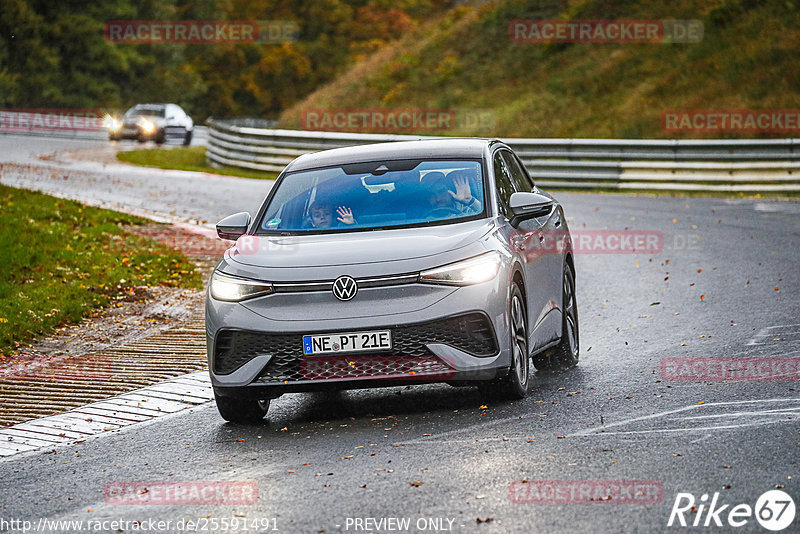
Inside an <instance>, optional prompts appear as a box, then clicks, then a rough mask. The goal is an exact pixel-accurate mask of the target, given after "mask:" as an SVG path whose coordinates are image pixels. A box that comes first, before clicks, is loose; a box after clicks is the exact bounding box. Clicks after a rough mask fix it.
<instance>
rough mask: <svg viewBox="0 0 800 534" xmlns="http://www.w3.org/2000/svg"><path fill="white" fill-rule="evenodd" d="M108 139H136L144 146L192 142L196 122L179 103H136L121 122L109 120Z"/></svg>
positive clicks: (112, 118)
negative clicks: (170, 141) (169, 138)
mask: <svg viewBox="0 0 800 534" xmlns="http://www.w3.org/2000/svg"><path fill="white" fill-rule="evenodd" d="M107 126H108V138H109V139H110V140H111V141H117V140H119V139H136V140H138V141H139V142H140V143H144V142H145V141H150V140H152V141H155V142H156V143H159V144H161V143H163V142H164V141H166V140H167V138H168V137H171V138H179V139H182V141H183V144H184V145H189V144H191V142H192V134H193V133H194V122H193V121H192V118H191V117H190V116H189V115H187V114H186V112H185V111H183V109H182V108H181V107H180V106H179V105H177V104H136V105H135V106H133V107H132V108H130V109H129V110H128V111H126V112H125V115H123V116H122V118H121V119H118V118H115V117H108V124H107Z"/></svg>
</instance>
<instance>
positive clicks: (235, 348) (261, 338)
mask: <svg viewBox="0 0 800 534" xmlns="http://www.w3.org/2000/svg"><path fill="white" fill-rule="evenodd" d="M378 329H379V328H370V330H378ZM390 329H391V331H392V346H393V348H392V349H391V350H389V351H380V352H376V353H367V354H369V359H370V364H369V365H366V366H364V367H361V369H364V370H363V371H358V370H353V366H352V365H351V368H350V369H347V370H346V371H347V372H346V373H344V375H343V376H341V377H342V378H344V377H347V378H353V377H358V376H364V377H367V376H369V377H373V376H377V375H376V373H377V374H380V375H382V374H383V371H384V370H385V369H397V370H400V372H403V373H405V372H410V371H413V370H414V369H417V368H420V369H426V370H428V371H434V370H435V372H442V371H443V370H444V369H443V368H440V367H439V366H436V365H433V367H432V363H431V362H435V361H438V358H436V356H435V355H433V354H432V353H431V351H430V350H428V348H427V346H426V345H427V344H430V343H443V344H446V345H450V346H452V347H454V348H457V349H459V350H462V351H464V352H467V353H469V354H472V355H473V356H492V355H494V354H496V353H497V342H496V340H495V336H494V331H493V329H492V325H491V323H490V322H489V319H488V318H487V317H486V316H485V315H483V314H482V313H470V314H465V315H460V316H456V317H451V318H449V319H442V320H439V321H431V322H428V323H420V324H415V325H408V326H398V327H390ZM308 333H309V334H310V333H317V332H308ZM260 355H271V356H272V359H271V360H270V362H269V364H268V365H267V366H266V368H265V369H264V370H263V371H262V373H261V375H260V376H259V379H258V380H259V382H265V383H269V382H292V381H297V380H307V379H309V368H308V366H303V365H302V362H303V360H304V358H305V355H304V354H303V334H265V333H260V332H243V331H238V330H222V331H221V332H220V333H219V334H218V336H217V340H216V343H215V351H214V372H215V373H216V374H220V375H224V374H229V373H232V372H233V371H235V370H236V369H238V368H239V367H241V366H242V365H244V364H245V363H246V362H248V361H250V360H251V359H253V358H254V357H256V356H260ZM326 356H327V355H326ZM326 356H323V357H326ZM373 356H374V357H373ZM379 357H380V358H385V357H389V358H390V359H391V362H390V361H389V360H381V359H380V358H379ZM392 357H394V359H392ZM315 358H317V357H315ZM331 358H332V359H333V355H331ZM335 358H341V356H339V355H337V356H336V357H335ZM364 358H365V356H364V353H356V355H353V356H352V358H348V359H359V360H362V361H363V360H364ZM376 362H378V363H380V362H386V364H387V366H384V365H383V364H376ZM420 365H421V366H422V367H419V366H420ZM442 365H444V364H442ZM415 366H417V367H415ZM434 368H435V369H434ZM340 370H341V369H340ZM326 372H328V371H326ZM338 374H339V371H337V372H335V373H334V375H338ZM334 375H325V376H326V377H328V378H336V377H337V376H334Z"/></svg>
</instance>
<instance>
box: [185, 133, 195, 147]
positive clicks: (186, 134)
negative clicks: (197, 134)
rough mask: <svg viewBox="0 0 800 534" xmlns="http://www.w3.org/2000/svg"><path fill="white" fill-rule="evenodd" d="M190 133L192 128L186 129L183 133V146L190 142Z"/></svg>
mask: <svg viewBox="0 0 800 534" xmlns="http://www.w3.org/2000/svg"><path fill="white" fill-rule="evenodd" d="M192 133H193V132H192V130H186V133H185V134H184V135H183V146H189V145H191V144H192Z"/></svg>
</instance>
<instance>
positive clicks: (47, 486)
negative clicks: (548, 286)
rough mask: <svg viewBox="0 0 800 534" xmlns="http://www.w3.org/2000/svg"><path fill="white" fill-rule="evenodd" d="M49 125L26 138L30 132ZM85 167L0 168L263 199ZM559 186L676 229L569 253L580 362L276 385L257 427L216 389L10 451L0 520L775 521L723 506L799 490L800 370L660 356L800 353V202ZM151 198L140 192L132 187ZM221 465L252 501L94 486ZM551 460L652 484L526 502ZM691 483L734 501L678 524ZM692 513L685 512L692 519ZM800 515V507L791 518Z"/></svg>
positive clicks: (6, 145)
mask: <svg viewBox="0 0 800 534" xmlns="http://www.w3.org/2000/svg"><path fill="white" fill-rule="evenodd" d="M11 139H17V138H10V137H2V136H0V160H6V161H7V160H8V159H11V158H18V159H23V155H20V154H21V153H22V150H21V149H19V148H17V147H16V146H12V145H13V142H11V141H10V140H11ZM39 141H40V140H37V141H36V142H34V141H32V140H24V142H23V141H20V142H21V143H22V144H21V145H18V146H29V147H32V148H30V150H31V151H32V152H34V153H35V152H36V150H39V148H38V146H39V145H36V143H38V142H39ZM29 143H30V144H29ZM50 143H51V144H50V145H49V147H50V148H52V146H53V143H62V141H58V142H50ZM63 143H68V142H66V141H64V142H63ZM58 146H61V145H58ZM10 147H11V148H10ZM9 154H12V156H11V157H10V156H9ZM14 154H15V155H14ZM48 164H50V165H58V164H57V163H53V162H49V163H48ZM73 165H74V164H73ZM64 169H66V170H69V169H68V166H65V167H64ZM78 172H80V173H85V174H86V175H87V176H86V177H85V179H81V180H73V179H72V177H70V178H69V179H68V180H62V181H58V182H57V185H55V184H54V183H53V182H54V181H50V182H49V181H48V179H49V176H47V177H39V178H37V177H36V172H35V171H34V172H33V173H32V175H31V176H27V177H23V176H14V175H11V176H8V175H6V173H5V171H4V174H3V175H2V176H0V183H3V184H7V185H23V186H26V187H35V188H41V189H44V190H46V191H54V192H56V193H58V194H62V195H66V196H72V197H74V198H81V199H84V200H87V199H95V201H98V200H102V201H105V200H106V199H107V198H109V199H113V202H116V203H118V204H119V205H121V206H122V207H129V208H133V209H146V210H147V211H151V212H155V213H159V214H161V215H165V216H172V217H175V216H178V217H183V218H186V219H200V220H209V221H214V220H215V219H216V218H220V217H222V216H224V215H226V214H228V213H230V212H234V211H242V210H253V209H254V207H255V205H257V200H256V199H255V198H254V196H258V197H259V200H260V198H261V197H263V196H264V194H265V193H266V188H267V187H268V186H269V184H263V183H255V184H254V183H253V182H254V181H252V180H241V181H240V180H238V179H234V178H219V177H210V176H201V177H190V176H188V175H185V173H169V174H168V173H166V172H156V171H151V170H135V171H133V170H129V169H128V168H127V167H116V166H113V167H112V166H107V167H106V168H105V169H96V168H95V169H93V168H92V167H91V165H90V164H81V166H80V168H79V169H76V173H78ZM107 178H108V179H111V180H112V181H113V183H114V184H115V187H112V188H109V187H107V184H106V182H105V181H104V180H106V179H107ZM49 184H53V185H49ZM153 193H155V196H151V197H150V198H153V199H154V200H152V201H150V200H149V198H148V196H149V195H151V194H153ZM557 196H558V198H559V199H560V200H561V201H562V202H563V203H564V205H565V210H566V213H567V216H568V217H570V218H571V219H570V222H569V224H570V227H571V229H572V231H573V232H576V231H583V230H599V229H607V230H616V231H621V230H625V229H633V230H640V231H656V232H661V235H663V243H664V246H663V250H662V251H661V252H659V253H653V254H578V255H577V257H576V270H577V281H578V303H579V310H580V325H581V329H580V332H581V345H582V351H581V362H580V364H579V365H578V366H577V367H576V368H574V369H572V370H569V371H567V372H564V373H560V374H555V375H549V376H545V375H542V374H541V373H536V374H535V375H534V379H533V389H532V392H531V395H530V396H529V397H528V398H527V399H525V400H523V401H518V402H501V401H497V400H493V399H490V398H486V397H485V396H483V395H482V394H480V393H479V392H477V390H473V389H463V388H462V389H456V388H451V387H449V386H446V385H430V386H416V387H413V388H405V387H398V388H392V389H383V390H365V391H360V392H346V393H340V394H325V395H323V394H306V395H286V396H284V397H282V398H280V399H278V400H277V401H273V404H272V407H271V408H270V413H269V416H268V419H267V420H266V421H265V422H264V424H263V425H262V426H258V427H240V426H234V425H230V424H225V423H224V422H223V421H222V419H220V418H219V416H218V415H217V413H216V410H215V408H214V406H213V405H207V406H206V407H203V408H199V409H196V410H194V411H193V412H192V413H190V414H188V415H187V414H184V415H180V416H174V417H166V418H162V419H160V420H157V422H155V423H152V424H145V425H141V426H134V427H132V428H129V429H127V430H125V431H122V432H120V433H109V434H106V435H103V436H101V437H99V438H97V439H92V440H88V441H86V442H84V443H80V444H76V445H72V446H69V447H62V448H58V449H56V452H54V453H51V454H43V453H41V452H36V453H30V454H26V455H20V456H17V457H13V458H11V459H10V460H7V461H3V462H0V495H2V499H0V519H5V520H10V519H27V520H32V521H34V522H35V521H38V520H39V519H40V518H42V517H45V518H48V519H51V520H73V519H74V520H84V521H87V520H114V519H122V520H131V521H136V520H138V521H143V522H146V521H148V520H149V519H157V520H172V521H173V525H174V522H175V521H178V520H181V519H191V520H198V519H199V520H200V524H199V526H200V527H201V528H202V527H203V526H205V527H206V531H212V530H208V529H210V528H211V523H210V521H212V520H215V519H216V520H219V521H222V518H227V519H228V520H234V519H235V520H237V521H238V522H239V529H238V530H237V531H239V532H243V531H244V530H243V528H242V523H243V522H245V521H247V522H248V523H247V526H248V528H249V529H250V531H253V523H252V522H253V521H262V523H261V525H262V526H267V525H268V528H269V529H271V528H272V527H274V526H276V527H277V529H278V531H281V532H321V531H324V532H366V531H370V532H390V531H394V532H397V531H398V530H396V529H395V530H389V529H387V528H383V529H380V528H370V529H368V530H365V529H363V528H358V526H359V525H362V526H363V525H364V523H359V522H357V520H359V519H361V520H363V519H365V518H375V519H376V520H380V519H386V518H406V519H408V520H410V527H409V531H422V530H423V527H425V528H427V530H426V531H440V532H441V531H453V532H486V533H488V532H545V531H547V532H669V531H676V532H680V531H693V532H696V531H711V532H731V531H736V532H739V531H741V532H767V531H766V530H764V529H763V528H762V527H761V526H760V525H759V523H758V522H757V521H756V519H755V518H753V517H749V518H746V519H747V523H746V524H745V525H744V526H742V527H739V528H733V527H731V526H730V525H728V524H727V523H726V521H727V518H728V512H729V511H730V509H731V508H732V507H733V506H734V505H737V504H741V503H745V504H749V505H750V506H754V505H755V504H756V501H757V499H758V497H759V496H760V495H761V494H762V493H764V492H765V491H767V490H770V489H775V488H776V486H778V487H780V488H781V489H782V491H784V492H786V493H788V494H789V495H790V496H791V497H793V498H794V501H795V503H797V504H798V505H800V489H799V488H800V486H799V485H798V478H800V469H798V467H799V466H800V460H798V451H800V424H798V420H799V419H800V393H799V392H798V391H799V390H800V383H798V382H797V381H789V380H773V381H763V380H762V381H753V380H737V381H714V380H710V381H705V380H701V381H675V380H668V379H667V378H669V377H667V376H662V372H661V363H662V360H664V359H667V358H682V357H686V358H700V359H703V360H701V361H707V360H708V359H710V358H740V359H742V362H746V361H747V360H744V358H760V359H767V358H772V359H777V358H781V359H782V360H781V362H784V363H785V362H789V361H797V358H798V357H800V304H798V295H800V290H799V289H798V288H799V287H800V268H798V260H799V259H800V252H799V250H800V204H798V203H797V202H787V201H767V200H759V199H742V200H728V199H715V198H683V199H681V198H667V197H645V196H624V195H608V196H602V195H594V194H592V195H588V194H587V195H584V194H566V193H561V194H558V195H557ZM142 198H148V203H147V204H146V205H144V204H141V203H139V204H137V202H140V199H142ZM109 202H112V201H111V200H109ZM655 303H658V304H655ZM665 361H666V360H665ZM764 361H767V360H764ZM772 363H774V361H771V364H772ZM221 480H227V481H254V482H256V483H257V485H258V493H259V497H258V501H257V503H256V504H253V505H219V506H213V505H163V504H162V505H138V506H134V505H119V504H113V503H110V502H106V501H105V500H104V497H103V489H104V486H105V485H106V484H107V483H109V482H120V481H124V482H130V481H156V482H158V481H162V482H174V481H221ZM520 480H527V481H528V484H529V485H528V486H523V487H524V488H525V491H524V492H523V491H519V490H518V489H517V486H516V485H514V486H512V483H514V481H520ZM548 480H569V481H599V482H607V483H610V482H609V481H619V480H636V481H647V484H649V485H648V486H645V487H647V488H657V492H658V495H657V498H656V499H654V500H657V501H658V502H655V503H650V504H645V503H642V502H641V501H642V498H641V496H638V497H637V496H636V495H635V492H634V494H633V495H630V494H628V495H626V494H623V495H622V496H620V497H616V496H615V497H614V498H612V499H602V498H599V499H597V500H594V501H592V502H590V503H586V504H580V503H567V502H565V501H566V500H568V499H569V492H568V491H567V492H566V493H561V494H559V495H558V497H557V498H556V499H555V500H557V501H558V502H557V503H555V504H543V503H524V502H522V503H520V502H514V501H520V500H523V501H524V500H526V499H528V500H531V499H535V497H536V496H537V495H545V494H546V493H547V487H548V486H547V485H546V484H544V483H541V482H540V481H548ZM510 487H511V488H513V491H511V493H510V492H509V488H510ZM531 488H532V489H531ZM660 488H663V491H662V490H661V489H660ZM537 490H539V491H540V493H537ZM681 492H683V493H690V494H692V495H693V496H694V498H695V499H697V505H698V509H697V511H698V512H699V513H700V514H701V517H700V519H699V523H700V524H701V525H702V524H703V523H704V522H705V521H706V519H707V517H706V515H705V514H704V513H703V510H705V508H700V507H699V505H700V504H701V501H700V499H701V496H702V495H703V494H707V495H708V496H709V498H708V500H709V501H710V500H711V498H712V497H713V495H714V494H715V493H719V495H718V504H717V507H718V508H719V507H720V506H722V505H725V504H727V505H729V506H728V508H727V509H726V510H724V511H723V513H722V514H721V515H720V516H719V517H720V519H721V521H722V522H723V525H724V526H723V527H721V528H720V527H714V526H713V524H714V523H713V518H711V519H709V524H711V525H712V526H710V527H707V528H702V527H695V528H689V527H684V528H681V527H679V526H675V525H674V526H672V527H667V523H668V521H669V518H670V514H671V510H672V508H673V503H674V502H675V500H676V496H677V494H678V493H681ZM681 504H682V505H683V504H686V501H682V503H681ZM706 508H707V507H706ZM697 515H698V514H697V513H692V512H691V511H688V510H687V511H686V512H685V518H686V519H687V521H689V522H691V521H694V520H695V518H696V517H697ZM798 515H800V514H798ZM429 519H430V520H431V521H428V520H429ZM434 519H436V520H437V521H438V522H435V521H432V520H434ZM267 521H268V523H267ZM369 526H371V527H374V526H375V525H374V524H373V523H370V524H369ZM384 526H396V524H394V523H389V524H384ZM437 526H438V527H441V528H438V529H437V528H431V527H437ZM128 527H130V525H128ZM84 528H85V525H84ZM221 528H222V527H218V528H217V529H213V530H216V531H222V530H221ZM448 529H449V530H448ZM0 530H2V523H1V522H0ZM66 530H69V531H78V530H77V529H76V528H74V527H73V528H72V529H66ZM124 530H125V531H131V530H132V529H131V528H127V529H124ZM799 530H800V518H798V517H796V518H795V520H794V523H793V524H792V525H791V526H789V527H788V528H786V530H785V532H797V531H799ZM109 531H113V530H109ZM151 531H152V530H151ZM168 531H177V529H176V528H175V527H174V526H172V527H171V529H170V530H168ZM229 531H230V530H229ZM270 531H271V530H270ZM400 531H402V530H400Z"/></svg>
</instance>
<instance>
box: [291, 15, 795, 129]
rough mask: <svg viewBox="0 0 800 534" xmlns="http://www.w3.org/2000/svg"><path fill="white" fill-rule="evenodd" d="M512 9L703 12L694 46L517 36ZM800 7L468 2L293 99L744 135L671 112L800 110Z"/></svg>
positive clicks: (294, 112) (513, 125) (555, 125)
mask: <svg viewBox="0 0 800 534" xmlns="http://www.w3.org/2000/svg"><path fill="white" fill-rule="evenodd" d="M514 19H528V20H543V19H572V20H579V19H584V20H586V19H603V20H609V19H697V20H700V21H702V23H703V25H704V37H703V40H702V41H701V42H700V43H695V44H664V43H629V44H614V43H575V44H531V43H514V42H512V41H511V39H510V38H509V35H508V27H509V23H510V22H511V21H512V20H514ZM798 21H800V4H798V3H797V2H769V1H750V0H708V1H705V2H697V1H696V0H651V1H641V0H638V1H631V2H617V1H611V0H580V1H575V2H531V1H530V0H502V1H500V0H495V1H492V2H484V3H472V4H463V5H461V6H459V7H457V8H454V9H452V10H451V11H450V12H448V13H447V14H446V15H444V16H440V17H436V18H433V19H432V20H430V21H428V22H427V23H425V24H422V25H421V26H420V27H419V28H418V29H417V30H415V31H413V32H410V33H409V34H408V35H407V36H406V37H405V38H403V39H401V41H400V42H398V43H396V44H394V45H393V46H391V47H385V48H383V49H381V50H379V51H378V52H377V53H376V54H374V55H373V56H371V57H369V58H367V59H365V60H364V61H362V62H361V63H358V64H356V65H354V66H353V67H352V68H351V69H350V70H349V71H348V72H345V73H344V74H343V75H341V76H340V77H339V78H337V79H336V80H334V81H333V82H332V83H330V84H329V85H327V86H324V87H322V88H320V89H319V90H317V91H316V92H315V93H313V94H312V95H310V96H309V97H307V98H306V99H305V100H303V101H301V102H299V103H297V104H295V105H294V106H292V107H291V108H289V109H287V110H286V111H285V112H284V113H283V114H282V115H281V117H280V122H279V127H282V128H284V127H287V128H297V127H299V126H300V125H301V116H302V112H303V111H304V110H312V109H316V110H319V109H358V108H362V109H363V108H367V109H369V108H394V109H398V108H399V109H409V108H411V109H447V110H455V111H456V112H457V113H458V112H466V111H469V110H488V111H490V112H492V113H493V116H494V119H495V121H494V126H493V127H486V126H476V125H469V124H465V125H463V126H460V127H457V128H454V129H452V130H449V131H442V132H419V133H438V134H443V135H469V136H480V137H501V138H502V137H567V138H571V137H578V138H581V137H585V138H718V137H719V138H736V137H748V138H753V137H792V136H793V135H794V134H791V133H788V134H787V133H772V134H747V133H742V134H731V133H717V132H712V133H695V132H681V133H670V132H666V131H664V130H663V129H662V125H661V116H662V113H663V112H664V111H667V110H692V109H694V110H702V109H713V110H720V109H728V110H736V109H755V110H768V109H785V110H792V109H797V108H798V107H800V69H798V68H797V51H798V50H800V24H798Z"/></svg>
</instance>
